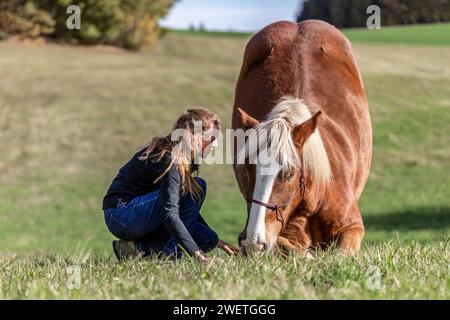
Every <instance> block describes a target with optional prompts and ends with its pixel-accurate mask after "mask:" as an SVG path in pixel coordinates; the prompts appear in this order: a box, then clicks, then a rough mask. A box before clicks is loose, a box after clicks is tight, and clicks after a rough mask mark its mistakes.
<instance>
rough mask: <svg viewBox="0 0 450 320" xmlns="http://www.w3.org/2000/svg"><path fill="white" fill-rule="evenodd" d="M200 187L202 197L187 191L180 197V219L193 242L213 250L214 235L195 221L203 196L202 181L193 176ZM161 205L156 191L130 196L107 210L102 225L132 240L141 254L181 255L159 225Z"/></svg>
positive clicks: (158, 191)
mask: <svg viewBox="0 0 450 320" xmlns="http://www.w3.org/2000/svg"><path fill="white" fill-rule="evenodd" d="M195 179H196V181H197V183H198V184H199V185H200V186H201V188H202V190H203V198H202V199H201V200H200V201H195V200H194V199H192V197H191V196H190V195H189V194H187V193H186V194H184V195H182V196H181V197H180V203H179V210H180V219H181V221H182V222H183V223H184V225H185V226H186V229H187V230H188V231H189V233H190V234H191V236H192V238H193V239H194V241H195V242H196V243H197V245H198V246H199V247H200V249H202V250H203V251H204V252H208V251H210V250H212V249H214V248H215V247H216V246H217V243H218V242H219V238H218V236H217V234H216V233H215V232H214V231H213V230H212V229H211V228H209V227H208V226H206V225H205V224H203V223H199V222H198V221H197V220H198V217H199V214H200V208H201V206H202V204H203V200H204V197H205V195H206V182H205V181H204V180H203V179H200V178H198V177H195ZM163 205H164V204H163V203H161V201H160V190H156V191H153V192H150V193H148V194H146V195H143V196H139V197H136V198H133V199H132V200H131V201H130V202H128V203H123V204H120V205H119V206H118V207H117V208H112V209H107V210H105V211H104V213H105V222H106V225H107V227H108V229H109V231H111V233H112V234H113V235H115V236H116V237H117V238H119V239H123V240H132V241H134V242H135V246H136V248H137V249H138V250H139V251H140V252H142V253H143V255H144V256H148V255H151V254H160V253H163V254H164V255H175V256H176V257H179V256H181V252H182V251H181V250H179V247H178V245H177V240H176V239H175V237H174V236H171V235H170V234H169V233H168V231H167V230H166V229H165V228H164V226H163V218H164V217H163V210H162V206H163Z"/></svg>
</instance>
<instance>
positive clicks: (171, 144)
mask: <svg viewBox="0 0 450 320" xmlns="http://www.w3.org/2000/svg"><path fill="white" fill-rule="evenodd" d="M199 126H200V127H201V128H199ZM199 129H201V130H199ZM219 130H220V120H219V118H218V117H217V116H216V115H215V114H214V113H212V112H210V111H208V110H206V109H204V108H195V109H189V110H187V111H185V112H184V113H183V114H182V115H181V116H180V117H179V119H178V120H177V122H176V124H175V126H174V128H173V131H172V132H171V133H170V134H168V135H167V136H163V137H156V138H154V139H153V140H152V141H151V142H150V143H149V144H148V146H146V147H145V148H143V149H141V150H140V151H138V152H137V153H136V154H134V156H133V157H132V158H131V159H130V160H129V161H128V162H127V163H126V164H125V165H124V166H123V167H122V168H121V169H120V170H119V173H118V174H117V176H116V177H115V178H114V180H113V181H112V183H111V186H110V187H109V189H108V191H107V193H106V196H105V197H104V199H103V210H104V216H105V222H106V225H107V227H108V229H109V231H110V232H111V233H112V234H113V235H114V236H116V237H117V238H119V239H120V240H115V241H113V249H114V253H115V254H116V256H117V258H118V259H119V260H122V259H124V258H127V257H132V256H150V255H153V254H156V255H159V256H168V257H172V258H178V257H180V256H181V255H182V254H183V251H185V252H187V253H189V254H190V255H191V256H194V257H195V258H197V259H198V260H199V261H202V262H206V261H207V260H208V257H207V255H206V252H208V251H210V250H212V249H214V248H215V247H217V246H218V247H219V248H221V249H223V250H225V251H226V252H227V253H228V254H230V255H231V254H234V253H235V252H237V249H236V248H235V247H233V246H232V245H230V244H228V243H226V242H224V241H222V240H220V239H219V238H218V236H217V234H216V232H214V231H213V230H212V229H211V227H209V226H208V224H207V223H206V222H205V220H204V219H203V218H202V216H201V215H200V209H201V207H202V203H203V201H204V199H205V196H206V182H205V181H204V180H203V179H200V178H198V177H194V176H193V174H194V173H195V172H196V171H198V163H199V162H198V161H195V160H196V159H197V160H198V159H200V157H205V156H206V155H208V154H209V152H211V150H212V148H213V147H215V146H216V145H217V140H216V137H217V133H218V131H219ZM197 131H200V132H197ZM179 138H180V139H179ZM180 246H181V247H182V248H183V249H184V250H180V249H181V248H180Z"/></svg>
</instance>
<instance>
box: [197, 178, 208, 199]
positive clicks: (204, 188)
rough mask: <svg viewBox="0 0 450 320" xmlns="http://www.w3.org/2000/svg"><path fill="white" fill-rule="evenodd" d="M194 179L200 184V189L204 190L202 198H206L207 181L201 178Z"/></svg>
mask: <svg viewBox="0 0 450 320" xmlns="http://www.w3.org/2000/svg"><path fill="white" fill-rule="evenodd" d="M194 179H195V181H196V182H197V183H198V185H199V186H200V188H202V192H203V195H202V196H203V197H205V196H206V181H205V180H204V179H202V178H199V177H194Z"/></svg>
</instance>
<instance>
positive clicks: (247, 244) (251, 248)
mask: <svg viewBox="0 0 450 320" xmlns="http://www.w3.org/2000/svg"><path fill="white" fill-rule="evenodd" d="M239 247H240V249H241V250H242V251H243V253H244V254H251V253H254V252H260V251H263V250H266V249H267V244H266V243H265V242H264V243H259V242H251V241H248V240H247V239H245V240H242V241H240V244H239Z"/></svg>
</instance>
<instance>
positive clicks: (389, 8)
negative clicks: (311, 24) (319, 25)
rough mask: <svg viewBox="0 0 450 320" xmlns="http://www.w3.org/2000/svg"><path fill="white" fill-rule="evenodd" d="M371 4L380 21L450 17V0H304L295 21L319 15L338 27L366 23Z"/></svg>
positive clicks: (398, 22)
mask: <svg viewBox="0 0 450 320" xmlns="http://www.w3.org/2000/svg"><path fill="white" fill-rule="evenodd" d="M370 5H377V6H379V7H380V9H381V24H382V25H402V24H417V23H434V22H449V21H450V0H305V1H303V2H302V3H301V4H300V10H299V13H298V15H297V21H298V22H300V21H303V20H306V19H320V20H324V21H327V22H329V23H331V24H333V25H334V26H336V27H338V28H352V27H365V26H366V20H367V17H368V14H367V13H366V10H367V7H369V6H370Z"/></svg>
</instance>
